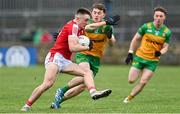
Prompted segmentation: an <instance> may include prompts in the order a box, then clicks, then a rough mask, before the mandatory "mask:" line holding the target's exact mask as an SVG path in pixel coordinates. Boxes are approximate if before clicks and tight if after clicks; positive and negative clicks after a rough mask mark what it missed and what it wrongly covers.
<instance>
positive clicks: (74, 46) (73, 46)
mask: <svg viewBox="0 0 180 114" xmlns="http://www.w3.org/2000/svg"><path fill="white" fill-rule="evenodd" d="M68 44H69V50H70V51H71V52H79V51H86V50H89V47H88V46H82V45H80V44H79V43H78V37H77V36H75V35H69V36H68Z"/></svg>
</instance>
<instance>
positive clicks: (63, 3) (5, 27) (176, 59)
mask: <svg viewBox="0 0 180 114" xmlns="http://www.w3.org/2000/svg"><path fill="white" fill-rule="evenodd" d="M96 2H100V3H104V4H105V6H106V8H107V11H108V15H109V16H112V15H116V14H119V15H120V16H121V21H120V24H119V25H118V26H115V36H116V39H117V44H116V46H115V47H109V48H107V49H106V53H105V55H104V57H103V60H102V63H103V64H124V59H125V57H126V55H127V52H128V48H129V44H130V41H131V39H132V37H133V36H134V34H135V33H136V31H137V29H138V28H139V27H140V26H141V25H142V24H144V23H146V22H149V21H152V20H153V9H154V7H156V6H163V7H165V8H166V9H167V11H168V16H167V20H166V22H165V24H166V25H167V26H168V27H169V28H170V29H171V30H172V33H173V34H172V37H171V44H170V49H169V51H168V53H167V54H166V55H163V56H162V58H161V62H160V63H161V64H162V65H179V64H180V38H179V37H180V23H179V20H180V2H179V0H0V66H29V65H36V64H42V63H43V62H44V58H45V56H46V54H47V52H48V51H49V49H50V48H51V47H52V46H53V43H54V41H53V38H52V34H53V33H54V32H57V31H59V29H61V27H62V26H63V25H64V24H65V23H66V22H68V21H69V20H71V19H72V18H74V13H75V11H76V9H78V8H79V7H87V8H91V6H92V4H93V3H96Z"/></svg>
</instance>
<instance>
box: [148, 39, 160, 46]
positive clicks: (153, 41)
mask: <svg viewBox="0 0 180 114" xmlns="http://www.w3.org/2000/svg"><path fill="white" fill-rule="evenodd" d="M146 41H147V42H149V43H153V44H157V45H163V44H162V43H159V42H156V41H155V40H151V39H146Z"/></svg>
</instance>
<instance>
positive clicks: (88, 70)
mask: <svg viewBox="0 0 180 114" xmlns="http://www.w3.org/2000/svg"><path fill="white" fill-rule="evenodd" d="M90 75H92V71H91V70H90V69H85V70H84V75H83V76H90Z"/></svg>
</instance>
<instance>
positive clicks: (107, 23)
mask: <svg viewBox="0 0 180 114" xmlns="http://www.w3.org/2000/svg"><path fill="white" fill-rule="evenodd" d="M105 13H106V10H105V7H104V5H103V4H100V3H96V4H94V5H93V7H92V12H91V15H92V19H90V20H89V24H88V25H87V26H86V27H85V35H86V36H87V37H89V39H90V40H91V41H92V43H93V47H92V49H91V50H89V51H83V52H79V53H76V59H75V60H76V63H78V64H79V66H81V67H82V68H83V69H85V70H86V72H91V73H92V76H96V74H97V72H98V70H99V67H100V59H101V57H102V56H103V53H104V50H105V47H106V44H107V43H109V44H110V45H113V44H114V43H115V41H116V40H115V37H114V35H113V27H112V25H115V24H117V23H118V21H119V19H120V17H119V16H114V17H112V18H111V19H109V20H104V17H105ZM85 89H86V86H85V84H84V81H83V77H77V78H73V79H72V80H71V81H69V82H68V84H67V86H64V87H63V88H59V89H57V91H56V94H55V101H54V102H53V103H52V105H51V108H54V109H57V108H60V104H61V103H62V102H63V101H65V100H67V99H70V98H71V97H74V96H76V95H78V94H80V93H81V92H82V91H84V90H85ZM87 89H93V88H87ZM94 89H95V88H94ZM110 93H111V90H110V89H109V90H107V92H105V93H104V94H103V96H102V97H106V96H108V95H109V94H110ZM98 98H100V97H94V98H93V99H94V100H96V99H98Z"/></svg>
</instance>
